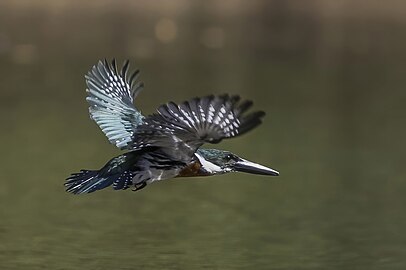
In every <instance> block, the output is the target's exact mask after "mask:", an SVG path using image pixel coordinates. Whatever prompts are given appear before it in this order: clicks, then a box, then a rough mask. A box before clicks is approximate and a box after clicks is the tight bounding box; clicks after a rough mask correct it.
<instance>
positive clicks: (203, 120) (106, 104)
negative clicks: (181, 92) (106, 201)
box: [65, 59, 279, 194]
mask: <svg viewBox="0 0 406 270" xmlns="http://www.w3.org/2000/svg"><path fill="white" fill-rule="evenodd" d="M128 69H129V61H128V60H127V61H125V63H124V65H123V67H122V68H121V70H118V69H117V65H116V61H115V59H113V60H112V62H111V63H108V62H107V60H104V61H99V62H98V63H97V64H96V65H94V66H93V67H92V69H91V70H90V71H89V72H88V73H87V75H86V76H85V78H86V84H87V89H86V91H87V98H86V100H87V102H88V103H89V105H90V107H89V114H90V118H91V119H93V120H94V121H95V122H96V123H97V124H98V125H99V127H100V128H101V130H102V131H103V132H104V134H105V135H106V136H107V138H108V139H109V141H110V142H111V143H112V144H115V145H116V146H117V147H118V148H119V149H121V150H127V152H126V153H124V154H122V155H119V156H117V157H115V158H113V159H111V160H110V161H109V162H107V164H106V165H104V167H103V168H101V169H100V170H81V171H80V172H78V173H74V174H72V175H70V177H68V178H67V180H66V182H65V187H66V191H68V192H71V193H73V194H81V193H91V192H94V191H96V190H100V189H104V188H106V187H109V186H113V189H115V190H124V189H128V188H132V190H133V191H136V190H140V189H142V188H144V187H145V186H147V185H148V184H150V183H153V182H156V181H161V180H167V179H171V178H174V177H191V176H210V175H217V174H223V173H228V172H246V173H253V174H260V175H271V176H277V175H279V173H278V172H277V171H276V170H274V169H271V168H268V167H265V166H262V165H259V164H256V163H254V162H251V161H248V160H245V159H243V158H241V157H239V156H237V155H235V154H233V153H231V152H229V151H224V150H219V149H205V148H200V147H201V146H202V145H203V144H204V143H219V142H220V141H221V140H222V139H227V138H233V137H237V136H239V135H242V134H244V133H246V132H248V131H250V130H251V129H253V128H255V127H257V126H258V125H259V124H261V118H262V117H263V116H264V115H265V113H264V112H262V111H254V112H251V113H247V111H248V109H250V108H251V106H252V102H251V101H249V100H241V99H240V97H239V96H238V95H227V94H225V95H218V96H214V95H210V96H206V97H201V98H193V99H191V100H189V101H185V102H183V103H180V104H175V103H174V102H169V103H167V104H164V105H161V106H159V107H158V109H157V111H156V112H155V113H153V114H151V115H148V116H144V115H142V114H141V112H140V111H139V110H138V109H137V108H136V107H135V106H134V103H133V102H134V99H135V98H136V97H137V95H138V94H139V93H140V92H141V90H142V89H143V88H144V84H143V83H142V82H140V81H139V80H138V75H139V70H136V71H134V72H133V73H132V74H131V75H129V73H128Z"/></svg>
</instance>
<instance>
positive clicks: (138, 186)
mask: <svg viewBox="0 0 406 270" xmlns="http://www.w3.org/2000/svg"><path fill="white" fill-rule="evenodd" d="M146 186H147V183H145V182H141V183H136V184H134V187H133V188H132V189H131V190H132V191H137V190H140V189H143V188H144V187H146Z"/></svg>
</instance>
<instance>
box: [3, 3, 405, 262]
mask: <svg viewBox="0 0 406 270" xmlns="http://www.w3.org/2000/svg"><path fill="white" fill-rule="evenodd" d="M405 18H406V2H405V1H401V0H399V1H396V0H388V1H379V0H368V1H367V0H364V1H361V0H359V1H351V0H341V1H336V0H308V1H294V0H272V1H259V0H254V1H243V0H238V1H231V0H227V1H188V0H171V1H164V0H157V1H147V0H143V1H130V0H128V1H114V0H102V1H79V0H70V1H68V0H42V1H29V0H25V1H22V0H17V1H8V0H2V1H1V2H0V105H1V106H0V121H1V132H0V139H1V156H0V164H1V167H0V168H1V169H0V269H405V267H406V234H405V228H406V215H405V210H406V196H405V194H406V173H405V161H406V152H405V149H406V148H405V137H406V125H405V119H406V110H405V101H406V92H405V86H406V68H405V67H406V19H405ZM112 57H116V58H117V59H118V60H119V62H121V61H123V60H124V59H130V60H131V63H132V67H133V68H135V67H137V68H140V69H141V71H142V80H143V81H144V82H145V85H146V87H145V90H144V92H143V93H142V94H141V95H140V96H139V97H138V99H137V100H136V105H137V106H138V107H139V108H140V109H141V110H142V111H143V112H145V113H152V112H153V111H154V109H155V108H156V106H158V105H159V104H161V103H165V102H167V101H169V100H173V101H176V102H180V101H182V100H185V99H188V98H191V97H194V96H201V95H207V94H212V93H214V94H220V93H236V94H240V95H242V96H243V97H246V98H250V99H252V100H254V102H255V105H256V107H257V108H261V109H263V110H265V111H266V112H267V117H266V118H265V120H264V123H263V124H262V126H261V127H260V128H258V129H257V130H255V131H253V132H252V133H250V134H247V135H245V136H243V137H241V138H238V139H235V140H229V141H225V142H222V144H221V145H219V146H216V147H220V148H223V149H229V150H232V151H233V152H235V153H237V154H239V155H241V156H243V157H245V158H247V159H251V160H254V161H257V162H259V163H262V164H265V165H269V166H272V167H273V168H275V169H278V170H279V171H280V172H281V176H280V177H278V178H268V177H261V176H252V175H247V174H230V175H224V176H218V177H212V178H208V179H207V178H205V179H187V178H184V179H176V180H172V181H166V182H163V183H159V184H156V185H151V186H148V187H147V188H146V189H144V190H142V191H141V192H137V193H133V192H131V191H121V192H115V191H112V190H110V189H106V190H103V191H99V192H96V193H93V194H89V195H84V196H74V195H71V194H67V193H65V191H64V188H63V183H64V179H65V178H66V177H67V176H68V175H69V174H70V173H72V172H75V171H78V170H79V169H83V168H87V169H95V168H100V167H101V166H103V165H104V163H105V162H106V161H107V160H108V159H110V158H111V157H112V156H114V155H118V154H119V153H120V151H118V150H117V149H115V147H114V146H113V145H110V144H108V141H107V140H106V138H105V137H104V135H103V134H102V132H101V131H100V130H99V128H98V127H97V126H96V124H95V123H93V122H92V121H91V120H89V116H88V112H87V104H86V102H85V91H84V89H85V83H84V74H85V73H86V72H87V71H88V70H89V69H90V67H91V66H92V65H93V64H95V63H96V62H97V60H99V59H101V58H108V59H111V58H112Z"/></svg>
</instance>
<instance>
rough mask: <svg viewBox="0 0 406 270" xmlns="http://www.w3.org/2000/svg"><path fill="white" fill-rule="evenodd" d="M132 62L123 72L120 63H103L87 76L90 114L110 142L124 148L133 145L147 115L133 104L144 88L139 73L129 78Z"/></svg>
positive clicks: (125, 63) (94, 67) (99, 63)
mask: <svg viewBox="0 0 406 270" xmlns="http://www.w3.org/2000/svg"><path fill="white" fill-rule="evenodd" d="M128 68H129V61H128V60H127V61H125V62H124V65H123V67H122V68H121V70H120V72H119V71H118V69H117V64H116V60H115V59H113V61H112V63H111V64H109V63H108V62H107V60H104V61H99V62H98V63H97V64H96V65H95V66H93V68H92V69H91V70H90V71H89V72H88V74H87V75H86V76H85V78H86V84H87V90H86V91H87V98H86V100H87V101H88V103H89V104H90V107H89V113H90V117H91V119H93V120H94V121H95V122H96V123H97V124H98V125H99V127H100V128H101V130H102V131H103V132H104V134H106V136H107V138H108V139H109V141H110V142H111V143H113V144H115V145H116V146H117V147H118V148H120V149H125V148H127V147H128V144H129V143H130V142H131V140H132V137H133V134H134V131H135V129H136V127H137V126H138V125H139V124H141V123H142V120H143V118H144V117H143V116H142V114H141V112H140V111H139V110H137V109H136V108H135V106H134V104H133V101H134V98H135V97H136V96H137V95H138V93H139V92H140V91H141V90H142V89H143V83H142V82H138V81H137V78H138V74H139V71H138V70H136V71H135V72H134V73H132V75H131V76H130V77H129V78H128V76H127V74H128Z"/></svg>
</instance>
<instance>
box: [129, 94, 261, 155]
mask: <svg viewBox="0 0 406 270" xmlns="http://www.w3.org/2000/svg"><path fill="white" fill-rule="evenodd" d="M251 106H252V102H251V101H248V100H245V101H242V102H240V97H239V96H229V95H222V96H207V97H203V98H194V99H192V100H190V101H185V102H183V103H181V104H179V105H177V104H175V103H173V102H170V103H168V104H165V105H161V106H160V107H159V108H158V112H157V113H156V114H153V115H150V116H148V117H146V118H145V120H144V122H143V124H141V125H140V126H138V128H137V130H136V132H135V133H134V136H133V142H132V143H131V145H130V147H131V148H133V149H140V148H144V147H150V146H157V147H160V148H162V150H163V151H164V152H165V153H166V154H167V155H168V156H170V157H171V158H172V159H174V160H182V161H188V160H189V159H190V158H191V157H192V156H193V154H194V153H195V151H196V150H197V149H198V148H199V147H200V146H201V145H202V144H204V143H205V142H209V143H218V142H220V141H221V140H222V139H225V138H232V137H236V136H239V135H241V134H244V133H245V132H247V131H249V130H251V129H253V128H255V127H256V126H258V125H259V124H260V123H261V118H262V117H263V116H264V115H265V113H264V112H262V111H255V112H252V113H249V114H246V112H247V110H248V109H249V108H250V107H251Z"/></svg>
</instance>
